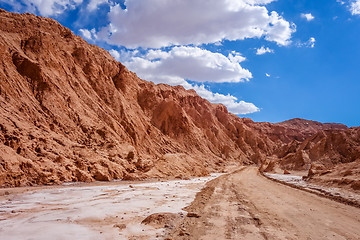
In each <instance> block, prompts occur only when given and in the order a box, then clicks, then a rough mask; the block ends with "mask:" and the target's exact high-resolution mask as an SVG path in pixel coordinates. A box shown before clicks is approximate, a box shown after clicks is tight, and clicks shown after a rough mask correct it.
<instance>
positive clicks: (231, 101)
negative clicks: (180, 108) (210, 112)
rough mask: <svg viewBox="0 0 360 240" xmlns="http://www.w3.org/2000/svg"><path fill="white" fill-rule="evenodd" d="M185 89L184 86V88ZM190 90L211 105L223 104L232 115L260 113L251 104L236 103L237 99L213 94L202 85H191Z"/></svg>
mask: <svg viewBox="0 0 360 240" xmlns="http://www.w3.org/2000/svg"><path fill="white" fill-rule="evenodd" d="M184 87H185V88H187V87H186V86H184ZM190 88H192V89H194V90H195V91H196V93H197V94H199V96H200V97H203V98H205V99H207V100H209V101H210V102H212V103H221V104H224V105H225V106H226V107H227V109H228V110H229V111H230V112H232V113H234V114H249V113H254V112H258V111H260V109H259V108H258V107H256V106H255V105H254V104H253V103H248V102H244V101H238V99H237V98H236V97H234V96H232V95H230V94H228V95H223V94H220V93H213V92H211V91H210V90H208V89H206V88H205V86H204V85H200V86H198V85H192V86H191V87H190Z"/></svg>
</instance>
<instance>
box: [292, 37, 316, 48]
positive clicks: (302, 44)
mask: <svg viewBox="0 0 360 240" xmlns="http://www.w3.org/2000/svg"><path fill="white" fill-rule="evenodd" d="M315 42H316V39H315V38H314V37H311V38H309V40H307V41H306V42H299V43H297V44H296V46H297V47H308V48H314V47H315Z"/></svg>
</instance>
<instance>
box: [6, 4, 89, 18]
mask: <svg viewBox="0 0 360 240" xmlns="http://www.w3.org/2000/svg"><path fill="white" fill-rule="evenodd" d="M82 2H83V0H27V1H21V5H20V4H19V3H18V2H17V1H15V2H14V1H9V4H10V5H11V6H13V7H14V8H15V9H16V10H17V11H20V10H21V9H23V10H24V11H26V12H31V13H36V11H38V12H39V13H40V15H42V16H45V17H49V16H56V15H59V14H62V13H63V12H64V11H66V10H68V9H75V8H76V7H77V6H78V5H80V4H81V3H82Z"/></svg>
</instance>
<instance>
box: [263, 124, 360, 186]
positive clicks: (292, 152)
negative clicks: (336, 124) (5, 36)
mask: <svg viewBox="0 0 360 240" xmlns="http://www.w3.org/2000/svg"><path fill="white" fill-rule="evenodd" d="M274 154H275V156H274V157H273V158H272V159H271V160H267V161H265V162H264V163H263V166H262V169H263V170H265V171H273V170H275V169H278V168H280V169H286V170H300V171H301V170H302V171H304V170H306V171H308V176H307V177H308V178H307V179H308V180H309V181H311V182H316V183H320V184H326V185H335V186H337V187H345V188H351V190H355V191H360V181H359V176H360V127H357V128H349V129H347V130H326V131H319V132H317V133H316V134H314V135H313V136H311V137H309V138H307V139H306V140H305V141H303V142H298V141H293V142H291V143H289V144H287V145H283V146H282V147H281V148H279V149H278V150H277V151H275V152H274Z"/></svg>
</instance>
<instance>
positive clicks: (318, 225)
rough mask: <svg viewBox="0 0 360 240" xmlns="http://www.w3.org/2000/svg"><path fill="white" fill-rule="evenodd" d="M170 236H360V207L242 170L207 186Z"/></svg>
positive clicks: (253, 237) (189, 237) (221, 237)
mask: <svg viewBox="0 0 360 240" xmlns="http://www.w3.org/2000/svg"><path fill="white" fill-rule="evenodd" d="M186 210H187V211H188V212H190V213H191V214H190V215H189V216H188V217H186V218H184V220H183V222H182V223H181V224H180V225H179V227H178V228H176V229H175V230H174V231H173V232H172V233H171V234H170V235H169V236H168V237H169V239H204V240H205V239H206V240H211V239H216V240H219V239H304V240H309V239H344V240H345V239H346V240H351V239H360V209H359V208H355V207H352V206H348V205H345V204H341V203H338V202H335V201H332V200H330V199H326V198H323V197H319V196H317V195H315V194H311V193H308V192H305V191H301V190H298V189H295V188H292V187H289V186H285V185H283V184H280V183H277V182H274V181H272V180H269V179H267V178H265V177H264V176H261V175H260V174H259V173H258V171H257V169H256V168H253V167H248V168H243V169H242V170H239V171H237V172H235V173H233V174H229V175H224V176H221V177H219V178H217V179H215V180H213V181H211V182H209V183H208V184H207V186H206V187H205V188H204V189H203V190H202V191H201V192H200V193H199V194H197V196H196V199H195V201H194V202H192V204H191V205H190V206H189V207H187V208H186Z"/></svg>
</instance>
